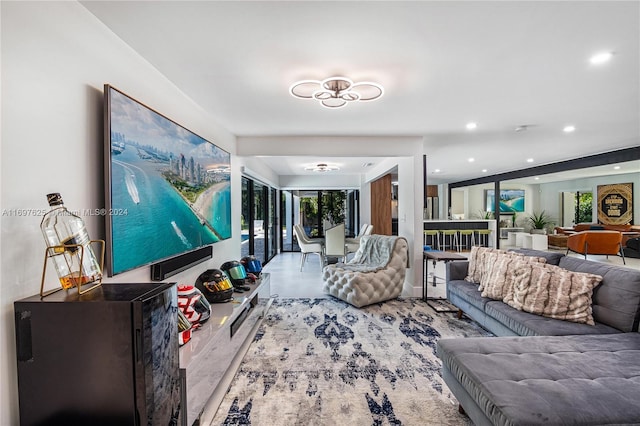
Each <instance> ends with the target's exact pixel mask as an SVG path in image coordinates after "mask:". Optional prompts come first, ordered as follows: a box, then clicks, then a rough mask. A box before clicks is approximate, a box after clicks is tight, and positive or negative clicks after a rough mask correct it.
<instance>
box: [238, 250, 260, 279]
mask: <svg viewBox="0 0 640 426" xmlns="http://www.w3.org/2000/svg"><path fill="white" fill-rule="evenodd" d="M240 263H242V266H244V269H245V270H246V271H247V274H253V275H255V276H256V277H257V278H260V274H262V263H261V262H260V261H259V260H258V259H256V257H255V256H253V255H251V256H245V257H243V258H242V259H240Z"/></svg>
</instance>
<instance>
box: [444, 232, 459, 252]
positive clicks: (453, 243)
mask: <svg viewBox="0 0 640 426" xmlns="http://www.w3.org/2000/svg"><path fill="white" fill-rule="evenodd" d="M440 234H441V235H442V250H443V251H446V250H447V236H449V244H448V245H449V247H453V249H454V250H460V240H458V230H457V229H442V230H441V231H440Z"/></svg>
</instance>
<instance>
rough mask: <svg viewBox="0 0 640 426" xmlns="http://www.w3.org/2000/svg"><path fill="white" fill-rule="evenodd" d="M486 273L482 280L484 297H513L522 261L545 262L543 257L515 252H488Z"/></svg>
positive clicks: (496, 298)
mask: <svg viewBox="0 0 640 426" xmlns="http://www.w3.org/2000/svg"><path fill="white" fill-rule="evenodd" d="M484 261H485V264H486V269H485V273H484V275H483V276H482V280H481V281H480V287H482V297H489V298H491V299H495V300H502V301H504V299H511V298H512V297H513V284H514V279H515V270H516V269H517V267H518V266H520V265H521V264H522V263H545V262H546V260H545V259H544V258H541V257H531V256H524V255H522V254H520V253H514V252H496V253H488V254H487V255H485V257H484Z"/></svg>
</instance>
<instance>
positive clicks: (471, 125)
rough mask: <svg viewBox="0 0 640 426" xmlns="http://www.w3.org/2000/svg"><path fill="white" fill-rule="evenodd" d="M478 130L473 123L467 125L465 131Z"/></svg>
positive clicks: (476, 124)
mask: <svg viewBox="0 0 640 426" xmlns="http://www.w3.org/2000/svg"><path fill="white" fill-rule="evenodd" d="M477 128H478V123H474V122H473V121H472V122H470V123H467V130H475V129H477Z"/></svg>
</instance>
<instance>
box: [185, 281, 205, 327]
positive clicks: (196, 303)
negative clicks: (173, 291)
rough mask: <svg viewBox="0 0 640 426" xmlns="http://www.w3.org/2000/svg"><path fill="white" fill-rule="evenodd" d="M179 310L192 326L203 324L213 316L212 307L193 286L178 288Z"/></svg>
mask: <svg viewBox="0 0 640 426" xmlns="http://www.w3.org/2000/svg"><path fill="white" fill-rule="evenodd" d="M178 308H179V309H180V310H181V311H182V313H183V314H184V316H185V317H187V319H188V320H189V322H190V323H191V324H200V323H203V322H205V321H206V320H208V319H209V317H210V316H211V305H210V304H209V302H208V301H207V299H206V298H205V297H204V295H203V294H202V293H201V292H200V290H198V289H197V288H196V287H194V286H192V285H185V284H181V285H179V286H178Z"/></svg>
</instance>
